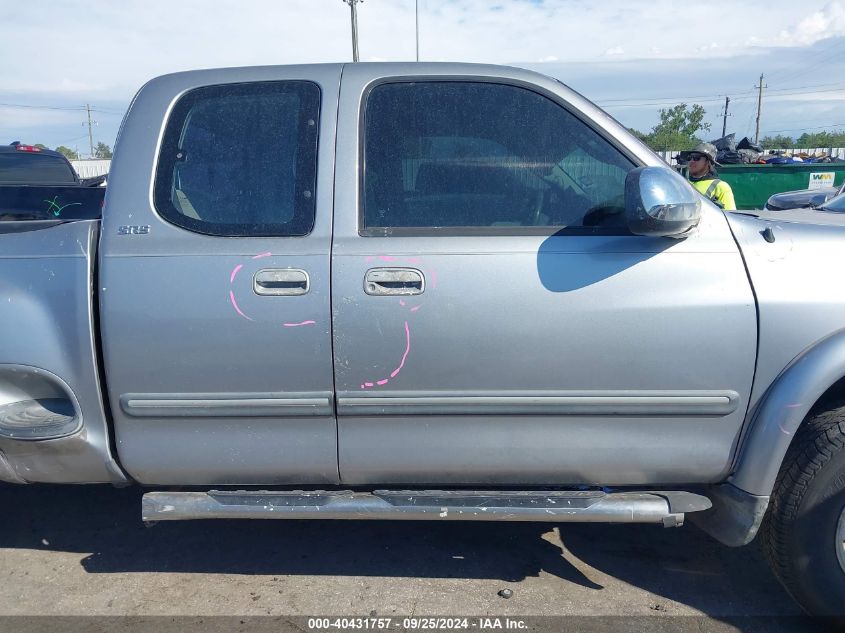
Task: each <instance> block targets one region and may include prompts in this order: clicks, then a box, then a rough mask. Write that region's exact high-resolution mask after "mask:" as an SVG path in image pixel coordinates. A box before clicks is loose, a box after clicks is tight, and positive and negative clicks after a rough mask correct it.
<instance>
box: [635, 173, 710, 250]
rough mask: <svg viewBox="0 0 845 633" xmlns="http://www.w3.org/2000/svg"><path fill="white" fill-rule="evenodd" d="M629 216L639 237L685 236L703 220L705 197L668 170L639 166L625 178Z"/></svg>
mask: <svg viewBox="0 0 845 633" xmlns="http://www.w3.org/2000/svg"><path fill="white" fill-rule="evenodd" d="M625 217H626V219H627V220H628V228H629V229H630V230H631V232H632V233H634V234H635V235H648V236H652V237H667V236H669V237H681V236H683V234H684V233H686V232H687V231H689V230H690V229H691V228H693V227H695V226H696V225H697V224H698V221H699V220H700V219H701V196H700V195H699V194H698V193H697V192H696V191H695V190H694V189H693V188H692V187H691V186H690V185H689V183H687V182H686V181H685V180H684V179H683V177H682V176H680V175H678V174H677V173H676V172H675V171H673V170H672V169H669V168H668V167H666V168H664V167H638V168H637V169H634V170H633V171H631V172H629V173H628V176H627V177H626V178H625Z"/></svg>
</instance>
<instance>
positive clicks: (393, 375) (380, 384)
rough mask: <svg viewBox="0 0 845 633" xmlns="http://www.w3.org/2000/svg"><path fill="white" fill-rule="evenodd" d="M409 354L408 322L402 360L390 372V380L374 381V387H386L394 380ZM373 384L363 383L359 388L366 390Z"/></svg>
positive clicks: (409, 329) (406, 323) (409, 336)
mask: <svg viewBox="0 0 845 633" xmlns="http://www.w3.org/2000/svg"><path fill="white" fill-rule="evenodd" d="M410 353H411V328H410V327H409V326H408V322H407V321H405V353H404V354H402V360H400V361H399V366H398V367H397V368H396V369H394V370H393V371H392V372H390V378H383V379H382V380H378V381H376V385H379V386H382V385H386V384H387V383H389V382H390V380H391V379H392V378H396V376H397V375H398V374H399V372H400V371H402V368H403V367H404V366H405V361H406V360H407V359H408V354H410ZM372 386H373V383H371V382H365V383H364V384H363V385H362V386H361V388H362V389H366V388H368V387H372Z"/></svg>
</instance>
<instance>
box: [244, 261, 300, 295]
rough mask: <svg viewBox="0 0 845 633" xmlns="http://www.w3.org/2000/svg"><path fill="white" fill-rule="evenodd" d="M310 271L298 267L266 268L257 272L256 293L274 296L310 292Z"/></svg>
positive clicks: (253, 282)
mask: <svg viewBox="0 0 845 633" xmlns="http://www.w3.org/2000/svg"><path fill="white" fill-rule="evenodd" d="M309 287H310V280H309V279H308V273H306V272H305V271H304V270H299V269H298V268H265V269H264V270H259V271H258V272H257V273H255V277H253V280H252V289H253V290H254V291H255V294H257V295H262V296H272V297H296V296H299V295H304V294H306V293H307V292H308V289H309Z"/></svg>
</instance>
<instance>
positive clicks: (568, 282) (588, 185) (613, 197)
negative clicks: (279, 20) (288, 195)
mask: <svg viewBox="0 0 845 633" xmlns="http://www.w3.org/2000/svg"><path fill="white" fill-rule="evenodd" d="M423 68H424V67H423ZM391 70H392V71H394V76H382V77H378V76H375V75H374V73H373V69H372V68H366V67H362V68H358V67H355V68H351V69H349V70H348V71H346V72H345V73H344V79H343V86H342V91H341V105H340V107H341V112H340V118H339V136H338V138H339V143H338V150H337V152H338V158H337V165H338V166H337V176H336V178H337V180H336V182H337V185H336V196H337V201H338V202H337V208H336V220H335V238H334V245H333V266H332V293H333V305H334V354H335V370H336V388H337V402H338V427H339V466H340V474H341V479H342V480H343V481H344V482H346V483H350V484H387V483H394V484H395V483H407V484H418V485H427V484H452V485H499V484H505V485H526V484H528V485H540V484H550V485H554V484H558V485H561V484H591V483H592V484H595V483H599V484H620V485H655V484H661V483H662V484H677V483H689V482H707V481H715V480H718V479H719V478H720V477H723V476H724V474H725V473H726V472H727V470H728V469H729V467H730V463H731V458H732V451H733V449H734V446H735V441H736V439H737V436H738V434H739V431H740V429H741V425H742V421H743V418H744V414H745V409H746V406H747V402H748V395H749V389H750V386H751V379H752V374H753V369H754V357H755V341H756V331H755V328H756V321H755V309H754V300H753V297H752V294H751V289H750V286H749V282H748V279H747V276H746V273H745V270H744V267H743V263H742V260H741V257H740V254H739V252H738V249H737V246H736V244H735V243H734V240H733V237H732V235H731V233H730V230H729V227H728V224H727V221H726V219H725V217H724V215H723V214H722V213H721V212H719V211H718V210H716V209H715V208H713V207H710V206H707V205H705V206H707V208H706V209H705V211H704V217H703V219H702V221H701V223H700V225H699V227H698V230H697V231H696V232H695V233H694V234H693V235H690V236H689V237H687V238H686V239H680V240H679V239H671V238H649V237H641V236H636V235H632V234H631V233H630V232H629V231H628V229H627V226H626V222H625V216H624V188H625V178H626V175H627V173H628V172H629V171H630V170H631V169H633V168H634V167H635V166H637V165H638V164H643V162H647V161H651V164H656V158H654V157H653V156H651V155H647V153H646V152H644V151H643V149H642V148H641V147H636V146H633V147H626V146H625V145H624V143H622V142H620V141H619V140H618V139H619V137H620V135H622V134H624V131H623V130H622V129H621V128H620V127H619V126H618V125H616V124H615V123H614V122H612V121H608V120H607V118H606V116H605V115H603V114H602V113H601V112H599V111H597V110H595V108H592V107H591V106H590V105H589V104H587V103H586V102H585V101H584V100H583V99H581V98H580V97H578V96H577V95H574V94H573V93H570V92H567V91H565V90H564V89H563V88H562V87H561V86H559V85H558V84H556V83H555V82H554V81H552V80H548V79H541V78H539V77H537V76H536V75H533V74H528V73H525V74H524V75H521V74H520V73H519V71H513V73H514V74H513V76H512V77H510V78H502V77H500V76H498V75H497V74H496V72H497V71H495V70H489V69H477V70H476V69H470V70H471V73H472V75H471V76H467V74H466V72H467V68H466V67H464V68H459V69H456V70H455V71H454V72H451V73H449V72H446V73H443V72H442V70H443V67H438V68H431V69H428V70H430V71H431V72H432V73H434V74H433V75H429V76H419V73H420V72H421V67H413V66H408V67H407V68H404V69H403V70H406V71H407V74H404V75H402V74H401V73H398V72H395V70H396V69H391ZM359 157H360V158H359ZM359 163H360V168H359Z"/></svg>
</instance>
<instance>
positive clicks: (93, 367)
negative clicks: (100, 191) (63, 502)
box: [0, 221, 125, 483]
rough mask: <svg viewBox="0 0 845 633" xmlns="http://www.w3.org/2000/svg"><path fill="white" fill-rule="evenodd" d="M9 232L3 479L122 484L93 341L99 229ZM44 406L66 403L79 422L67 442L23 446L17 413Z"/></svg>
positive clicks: (81, 225)
mask: <svg viewBox="0 0 845 633" xmlns="http://www.w3.org/2000/svg"><path fill="white" fill-rule="evenodd" d="M8 227H9V225H6V227H5V228H4V225H0V323H2V324H3V327H2V328H0V426H2V423H3V422H7V423H8V424H6V425H5V426H6V430H4V431H2V432H3V435H0V479H4V480H7V481H15V482H18V483H20V482H49V483H97V482H112V483H118V482H122V481H125V477H124V475H123V474H122V472H121V470H120V469H119V467H118V466H117V464H116V463H115V461H114V460H113V458H112V456H111V452H110V444H109V432H108V425H107V421H106V416H105V412H104V409H103V401H102V395H101V388H100V379H99V375H98V371H97V351H96V346H95V341H94V338H93V335H92V332H93V331H94V323H95V313H94V305H93V301H92V297H93V293H92V285H93V279H94V276H93V275H94V270H93V264H92V262H93V253H94V250H95V246H96V239H97V232H98V222H96V221H82V222H68V223H64V224H58V225H54V226H50V227H48V228H39V229H38V230H26V231H23V232H17V231H16V232H7V231H6V228H8ZM24 228H26V227H24ZM38 401H42V402H46V401H49V402H63V403H64V405H65V406H66V409H64V411H66V412H67V415H68V417H70V416H73V418H75V419H76V422H75V423H73V424H71V425H70V427H69V430H70V431H71V432H70V434H66V435H64V436H63V437H60V438H55V439H33V438H26V439H24V438H23V435H25V434H26V432H27V429H26V428H25V420H26V418H25V417H24V418H22V417H21V416H20V415H19V414H18V415H17V416H16V412H18V413H19V412H20V410H21V405H22V404H23V403H26V402H38ZM71 412H72V413H71ZM22 419H23V420H24V422H22V421H21V420H22ZM21 425H23V427H24V428H21ZM9 428H13V429H14V430H12V431H9V430H8V429H9ZM74 429H75V430H74ZM9 435H17V437H14V438H13V437H8V436H9Z"/></svg>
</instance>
